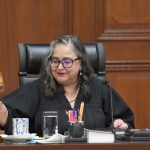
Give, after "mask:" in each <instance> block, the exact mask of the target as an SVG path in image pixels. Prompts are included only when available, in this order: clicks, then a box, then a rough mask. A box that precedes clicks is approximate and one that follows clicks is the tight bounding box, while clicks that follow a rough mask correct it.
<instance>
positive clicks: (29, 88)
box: [3, 79, 134, 136]
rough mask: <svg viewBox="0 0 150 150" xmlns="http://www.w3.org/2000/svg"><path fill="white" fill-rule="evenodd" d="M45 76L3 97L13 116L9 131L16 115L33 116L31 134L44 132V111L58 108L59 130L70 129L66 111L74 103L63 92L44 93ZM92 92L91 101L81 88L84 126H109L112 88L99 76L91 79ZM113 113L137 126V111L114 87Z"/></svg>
mask: <svg viewBox="0 0 150 150" xmlns="http://www.w3.org/2000/svg"><path fill="white" fill-rule="evenodd" d="M40 86H41V79H37V80H36V81H34V82H32V83H28V84H26V85H24V86H22V87H20V88H18V89H17V90H15V91H14V92H12V93H10V94H9V95H7V96H5V97H3V103H4V104H5V105H6V106H7V108H8V112H9V117H8V121H7V124H6V127H5V131H6V133H7V134H11V133H12V132H11V131H12V118H16V117H18V118H19V117H21V118H23V117H24V118H25V117H28V118H29V129H30V133H37V134H38V135H39V136H41V135H42V112H43V111H46V110H49V111H50V110H53V111H58V131H59V133H61V134H64V131H67V128H68V116H67V114H66V110H71V109H72V108H71V106H70V104H69V102H68V100H67V99H66V97H65V95H64V94H63V93H58V94H57V95H56V96H55V98H48V97H45V96H44V95H43V93H42V92H41V89H40ZM90 89H91V92H92V95H91V97H90V98H89V99H88V100H84V99H83V98H82V89H80V91H79V93H78V96H77V100H76V102H75V109H77V110H79V107H80V104H81V101H84V113H83V120H84V126H85V128H88V129H98V128H108V127H110V126H111V125H112V119H111V118H112V117H111V116H112V110H111V99H110V87H109V86H108V84H107V83H102V82H101V81H100V80H98V79H95V80H93V81H91V84H90ZM112 101H113V116H114V120H115V119H117V118H120V119H123V120H124V121H125V122H126V123H127V124H128V125H129V127H131V128H132V127H134V117H133V112H132V111H131V109H130V108H129V107H128V105H127V104H126V103H125V101H123V99H122V98H121V97H120V96H119V94H118V93H117V92H116V91H115V90H113V89H112Z"/></svg>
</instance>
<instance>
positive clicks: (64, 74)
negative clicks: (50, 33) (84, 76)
mask: <svg viewBox="0 0 150 150" xmlns="http://www.w3.org/2000/svg"><path fill="white" fill-rule="evenodd" d="M77 58H78V56H77V54H76V53H75V52H74V50H73V49H72V48H71V47H70V46H67V45H63V44H59V45H57V46H56V47H55V49H54V52H53V56H52V60H53V64H57V63H58V66H56V65H52V64H51V70H52V75H53V77H54V78H55V80H56V81H57V82H58V83H59V84H62V85H68V84H74V83H77V79H78V74H79V71H80V69H81V62H80V59H77ZM68 59H69V61H68ZM75 59H77V60H75ZM62 60H63V62H58V61H62ZM70 60H73V63H72V66H71V67H69V68H67V67H64V66H67V65H69V64H70ZM51 62H52V61H51ZM69 66H70V65H69Z"/></svg>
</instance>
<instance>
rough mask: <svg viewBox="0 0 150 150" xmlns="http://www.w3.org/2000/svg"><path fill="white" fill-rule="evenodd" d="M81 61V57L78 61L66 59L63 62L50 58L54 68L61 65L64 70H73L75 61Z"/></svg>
mask: <svg viewBox="0 0 150 150" xmlns="http://www.w3.org/2000/svg"><path fill="white" fill-rule="evenodd" d="M78 59H80V58H79V57H78V58H76V59H71V58H64V59H63V60H59V59H58V58H50V59H49V62H50V65H51V66H52V67H58V66H59V64H60V63H61V64H62V66H63V67H64V68H71V67H72V65H73V63H74V61H76V60H78Z"/></svg>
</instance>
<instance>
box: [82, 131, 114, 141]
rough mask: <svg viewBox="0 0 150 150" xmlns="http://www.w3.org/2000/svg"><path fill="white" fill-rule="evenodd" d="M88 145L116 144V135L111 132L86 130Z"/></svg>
mask: <svg viewBox="0 0 150 150" xmlns="http://www.w3.org/2000/svg"><path fill="white" fill-rule="evenodd" d="M85 131H86V134H87V142H88V143H114V141H115V135H114V133H112V132H111V131H100V130H89V129H85Z"/></svg>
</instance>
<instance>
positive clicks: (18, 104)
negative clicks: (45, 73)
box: [2, 81, 40, 134]
mask: <svg viewBox="0 0 150 150" xmlns="http://www.w3.org/2000/svg"><path fill="white" fill-rule="evenodd" d="M39 84H40V83H39V81H34V82H33V83H29V84H27V85H25V86H22V87H20V88H18V89H17V90H15V91H13V92H11V93H10V94H8V95H6V96H4V97H3V98H2V101H3V103H4V104H5V106H6V107H7V109H8V119H7V124H6V126H5V132H6V133H7V134H11V132H12V118H17V117H18V118H19V117H20V118H30V119H33V117H34V115H35V112H36V109H37V106H38V103H39V100H38V97H40V96H39V93H40V91H39V90H40V85H39Z"/></svg>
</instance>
